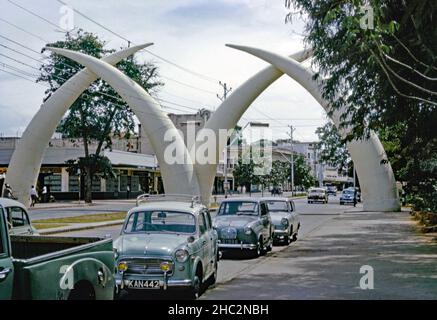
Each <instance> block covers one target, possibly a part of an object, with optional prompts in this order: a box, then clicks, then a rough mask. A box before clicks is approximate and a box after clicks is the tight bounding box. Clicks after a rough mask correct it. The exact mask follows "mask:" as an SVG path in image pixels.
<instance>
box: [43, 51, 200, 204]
mask: <svg viewBox="0 0 437 320" xmlns="http://www.w3.org/2000/svg"><path fill="white" fill-rule="evenodd" d="M47 50H51V51H53V52H55V53H57V54H60V55H63V56H65V57H68V58H70V59H72V60H74V61H76V62H77V63H80V64H82V65H84V66H86V67H87V68H89V69H90V70H91V71H92V72H93V73H95V74H96V75H98V76H99V77H101V78H102V79H104V80H105V81H106V82H108V83H109V84H110V85H111V86H112V87H113V88H114V90H116V91H117V93H118V94H119V95H120V96H121V97H122V98H123V99H124V100H125V101H126V102H127V103H128V104H129V106H130V107H131V108H132V110H133V111H134V113H135V115H136V116H137V117H138V119H139V121H140V122H141V124H142V125H143V127H144V130H145V131H146V133H147V136H148V138H149V140H150V143H151V145H152V148H153V150H154V152H155V154H156V157H157V158H158V163H159V166H160V167H161V175H162V178H163V183H164V188H165V191H166V193H180V191H181V190H183V191H184V192H183V193H184V194H192V195H198V194H199V185H198V182H197V176H196V175H195V174H194V168H193V164H192V161H191V158H190V155H189V153H188V151H187V148H186V147H185V144H184V141H183V139H182V137H181V136H180V134H179V132H178V131H177V130H176V129H175V126H174V124H173V122H172V121H171V120H170V118H169V117H168V116H167V114H165V113H164V112H163V111H162V110H161V109H160V108H159V104H158V103H157V102H156V101H155V100H154V99H153V98H152V97H151V96H150V95H149V94H148V93H147V92H146V91H145V90H144V89H143V88H142V87H140V86H139V85H138V84H137V83H136V82H135V81H133V80H132V79H130V78H129V77H128V76H126V75H125V74H124V73H122V72H121V71H120V70H118V69H117V68H115V67H113V66H111V65H110V64H108V63H106V62H104V61H102V60H99V59H97V58H94V57H91V56H89V55H85V54H83V53H79V52H75V51H71V50H65V49H59V48H47ZM168 133H171V135H172V137H173V141H165V140H166V139H165V136H166V134H168ZM170 145H171V146H172V147H173V148H174V149H176V150H178V151H179V152H182V153H183V157H184V159H185V161H181V162H182V163H173V164H172V163H171V162H170V161H168V160H169V159H165V157H166V151H167V150H169V149H171V148H168V149H167V147H169V146H170ZM184 159H182V160H184Z"/></svg>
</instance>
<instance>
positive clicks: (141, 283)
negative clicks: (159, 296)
mask: <svg viewBox="0 0 437 320" xmlns="http://www.w3.org/2000/svg"><path fill="white" fill-rule="evenodd" d="M127 282H128V283H127V287H128V288H129V289H159V288H160V285H159V280H127Z"/></svg>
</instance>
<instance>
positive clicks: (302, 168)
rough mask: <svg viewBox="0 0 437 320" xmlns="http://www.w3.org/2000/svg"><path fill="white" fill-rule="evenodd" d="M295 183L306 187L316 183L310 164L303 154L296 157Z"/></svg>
mask: <svg viewBox="0 0 437 320" xmlns="http://www.w3.org/2000/svg"><path fill="white" fill-rule="evenodd" d="M293 168H294V185H295V186H302V187H304V188H305V189H308V188H309V187H312V186H314V185H315V183H316V179H315V178H314V175H313V174H312V173H311V168H310V166H309V165H308V164H307V163H306V162H305V159H304V157H303V155H301V154H298V155H296V156H295V157H294V166H293Z"/></svg>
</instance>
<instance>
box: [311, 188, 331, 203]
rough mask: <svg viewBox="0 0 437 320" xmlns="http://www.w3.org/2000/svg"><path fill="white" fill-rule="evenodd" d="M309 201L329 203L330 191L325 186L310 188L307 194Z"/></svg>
mask: <svg viewBox="0 0 437 320" xmlns="http://www.w3.org/2000/svg"><path fill="white" fill-rule="evenodd" d="M307 199H308V203H314V202H323V203H328V193H327V192H326V189H325V188H309V189H308V195H307Z"/></svg>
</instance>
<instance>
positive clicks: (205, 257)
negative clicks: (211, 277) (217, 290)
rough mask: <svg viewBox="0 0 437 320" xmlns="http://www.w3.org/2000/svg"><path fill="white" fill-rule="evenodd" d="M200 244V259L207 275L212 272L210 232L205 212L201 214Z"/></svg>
mask: <svg viewBox="0 0 437 320" xmlns="http://www.w3.org/2000/svg"><path fill="white" fill-rule="evenodd" d="M198 220H199V242H200V247H201V249H200V252H199V255H200V259H201V260H202V265H203V274H204V275H206V274H207V273H209V271H210V269H211V268H210V266H209V265H210V263H209V251H210V250H209V247H210V245H209V243H210V241H209V232H208V225H207V222H206V219H205V214H204V212H203V211H201V212H199V218H198Z"/></svg>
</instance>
